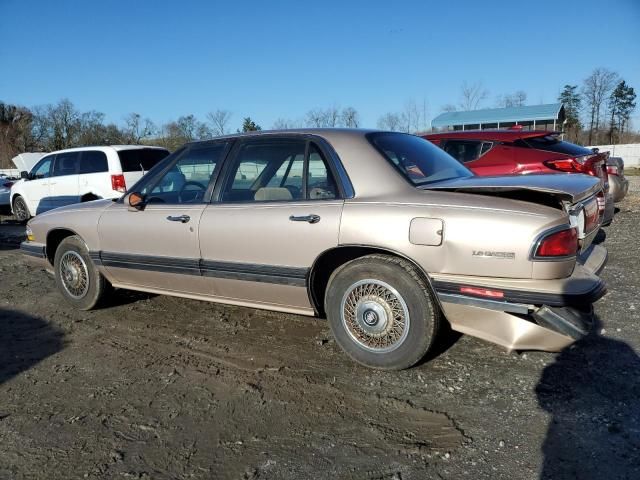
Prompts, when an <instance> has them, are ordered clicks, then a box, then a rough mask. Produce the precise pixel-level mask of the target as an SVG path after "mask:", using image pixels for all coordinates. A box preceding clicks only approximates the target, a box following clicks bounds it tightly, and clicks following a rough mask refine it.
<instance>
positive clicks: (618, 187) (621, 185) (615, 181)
mask: <svg viewBox="0 0 640 480" xmlns="http://www.w3.org/2000/svg"><path fill="white" fill-rule="evenodd" d="M628 191H629V180H627V179H626V178H625V177H620V176H619V175H609V193H610V194H611V196H612V197H613V201H614V202H615V203H618V202H620V201H621V200H622V199H623V198H624V197H625V196H626V195H627V192H628Z"/></svg>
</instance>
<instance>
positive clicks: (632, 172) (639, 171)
mask: <svg viewBox="0 0 640 480" xmlns="http://www.w3.org/2000/svg"><path fill="white" fill-rule="evenodd" d="M624 176H625V177H638V176H640V168H635V167H629V168H626V167H625V169H624Z"/></svg>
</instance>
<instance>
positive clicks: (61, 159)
mask: <svg viewBox="0 0 640 480" xmlns="http://www.w3.org/2000/svg"><path fill="white" fill-rule="evenodd" d="M79 163H80V152H65V153H58V154H57V155H56V160H55V162H53V171H52V172H51V176H52V177H61V176H63V175H75V174H76V173H78V164H79Z"/></svg>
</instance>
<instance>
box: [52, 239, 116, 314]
mask: <svg viewBox="0 0 640 480" xmlns="http://www.w3.org/2000/svg"><path fill="white" fill-rule="evenodd" d="M53 266H54V271H55V278H56V285H57V286H58V290H60V293H62V296H63V297H64V298H65V300H67V301H68V302H69V303H71V304H72V305H73V306H74V307H76V308H78V309H80V310H91V309H92V308H95V307H96V306H97V305H98V304H99V303H100V302H101V301H102V300H103V299H104V298H105V297H106V294H107V293H108V291H109V290H110V288H111V285H110V284H109V282H108V281H107V279H106V278H104V276H103V275H102V274H101V273H100V272H99V271H98V270H97V268H96V267H95V265H94V264H93V262H92V261H91V258H90V257H89V252H88V251H87V247H86V245H85V243H84V242H83V241H82V239H81V238H80V237H78V236H76V235H73V236H71V237H67V238H65V239H64V240H63V241H62V242H60V245H59V246H58V249H57V250H56V255H55V259H54V263H53Z"/></svg>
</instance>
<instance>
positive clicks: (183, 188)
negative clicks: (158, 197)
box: [178, 180, 207, 203]
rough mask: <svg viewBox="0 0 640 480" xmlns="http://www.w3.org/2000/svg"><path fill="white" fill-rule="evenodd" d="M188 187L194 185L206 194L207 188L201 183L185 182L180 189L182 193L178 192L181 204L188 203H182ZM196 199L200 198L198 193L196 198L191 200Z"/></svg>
mask: <svg viewBox="0 0 640 480" xmlns="http://www.w3.org/2000/svg"><path fill="white" fill-rule="evenodd" d="M188 185H193V186H195V187H198V188H199V189H200V190H202V192H203V193H204V192H206V190H207V187H205V186H204V185H202V184H201V183H200V182H195V181H193V180H187V181H186V182H184V183H183V184H182V188H180V191H179V192H178V201H179V202H180V203H187V202H183V201H182V194H183V193H184V191H185V189H186V188H187V186H188ZM196 198H198V192H195V196H194V197H193V198H192V199H191V200H195V199H196Z"/></svg>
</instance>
